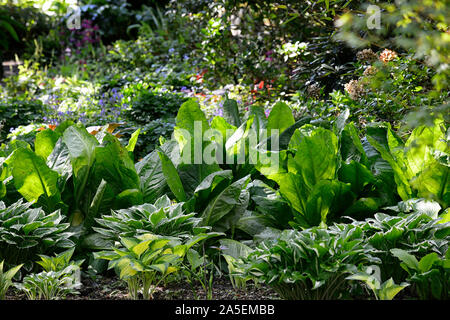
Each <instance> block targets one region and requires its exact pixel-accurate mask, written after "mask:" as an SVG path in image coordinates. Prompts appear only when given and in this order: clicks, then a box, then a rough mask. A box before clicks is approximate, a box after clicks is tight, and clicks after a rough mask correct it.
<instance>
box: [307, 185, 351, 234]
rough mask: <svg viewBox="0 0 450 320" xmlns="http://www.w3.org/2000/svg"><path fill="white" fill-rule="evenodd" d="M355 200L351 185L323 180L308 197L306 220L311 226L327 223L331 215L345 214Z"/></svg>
mask: <svg viewBox="0 0 450 320" xmlns="http://www.w3.org/2000/svg"><path fill="white" fill-rule="evenodd" d="M353 200H354V195H353V194H352V192H351V188H350V185H349V184H346V183H343V182H340V181H337V180H322V181H320V182H319V183H318V184H317V185H315V186H314V189H313V190H312V192H311V194H310V196H309V197H308V202H307V203H306V211H305V212H304V218H305V219H306V221H307V222H308V223H309V225H310V226H317V225H319V224H320V223H321V222H324V223H326V221H327V217H328V216H329V215H331V214H336V213H339V212H343V211H344V210H343V209H344V208H346V207H347V206H349V205H350V204H351V203H352V202H353Z"/></svg>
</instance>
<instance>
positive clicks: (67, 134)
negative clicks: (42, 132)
mask: <svg viewBox="0 0 450 320" xmlns="http://www.w3.org/2000/svg"><path fill="white" fill-rule="evenodd" d="M63 142H64V143H65V144H66V146H67V148H68V150H69V157H70V161H71V163H72V172H73V175H74V187H75V206H79V204H80V200H81V197H82V196H83V194H84V191H85V190H84V189H85V187H86V184H87V183H88V182H89V177H90V173H91V168H92V166H93V164H94V160H95V147H96V146H97V145H98V144H99V143H98V141H97V139H95V137H94V136H93V135H91V134H89V132H87V130H86V129H85V128H84V127H83V126H81V125H76V126H75V125H74V126H70V127H68V128H67V129H66V130H65V131H64V134H63Z"/></svg>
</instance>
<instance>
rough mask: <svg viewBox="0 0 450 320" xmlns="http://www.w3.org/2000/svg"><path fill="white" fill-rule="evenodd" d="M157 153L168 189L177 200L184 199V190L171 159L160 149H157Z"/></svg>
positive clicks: (182, 200)
mask: <svg viewBox="0 0 450 320" xmlns="http://www.w3.org/2000/svg"><path fill="white" fill-rule="evenodd" d="M158 155H159V158H160V159H161V164H162V171H163V174H164V177H165V178H166V181H167V184H168V185H169V188H170V190H171V191H172V193H173V194H174V195H175V197H176V198H177V200H178V201H180V202H184V201H186V200H187V198H186V193H185V192H184V188H183V185H182V183H181V179H180V176H179V175H178V172H177V169H176V168H175V166H174V164H173V163H172V160H170V158H169V157H168V156H167V155H166V154H165V153H164V152H162V151H158Z"/></svg>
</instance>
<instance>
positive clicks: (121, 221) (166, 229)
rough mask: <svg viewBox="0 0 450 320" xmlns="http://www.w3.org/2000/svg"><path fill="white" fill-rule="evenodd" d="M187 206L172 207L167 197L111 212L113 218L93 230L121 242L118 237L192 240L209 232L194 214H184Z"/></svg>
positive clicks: (110, 217) (105, 220)
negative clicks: (150, 236)
mask: <svg viewBox="0 0 450 320" xmlns="http://www.w3.org/2000/svg"><path fill="white" fill-rule="evenodd" d="M183 204H184V203H172V201H171V200H170V199H169V198H168V197H167V196H166V195H164V196H162V197H161V198H159V199H158V200H157V201H156V202H155V203H154V204H149V203H145V204H142V205H137V206H133V207H130V208H128V209H121V210H111V214H110V215H104V216H102V217H101V218H99V219H96V222H97V224H98V225H99V226H100V227H94V228H93V230H94V231H96V232H98V233H99V234H100V235H101V236H102V237H103V238H104V239H106V240H111V241H118V240H119V237H136V236H139V235H141V234H144V233H149V232H150V233H153V234H159V235H163V236H177V237H182V238H189V237H191V236H192V235H194V234H199V233H202V232H205V231H207V230H208V227H200V226H199V225H198V224H199V222H200V221H201V219H200V218H196V217H195V213H189V214H185V213H184V210H183Z"/></svg>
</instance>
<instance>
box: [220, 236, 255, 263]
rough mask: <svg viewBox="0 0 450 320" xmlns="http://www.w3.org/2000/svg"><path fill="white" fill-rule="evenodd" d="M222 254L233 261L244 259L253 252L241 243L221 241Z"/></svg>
mask: <svg viewBox="0 0 450 320" xmlns="http://www.w3.org/2000/svg"><path fill="white" fill-rule="evenodd" d="M220 246H221V247H222V253H223V254H226V255H229V256H231V257H233V258H235V259H240V258H246V257H247V256H248V255H249V254H250V253H251V252H252V251H253V250H252V249H251V248H250V247H248V246H246V245H245V244H243V243H242V242H239V241H236V240H232V239H221V240H220Z"/></svg>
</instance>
